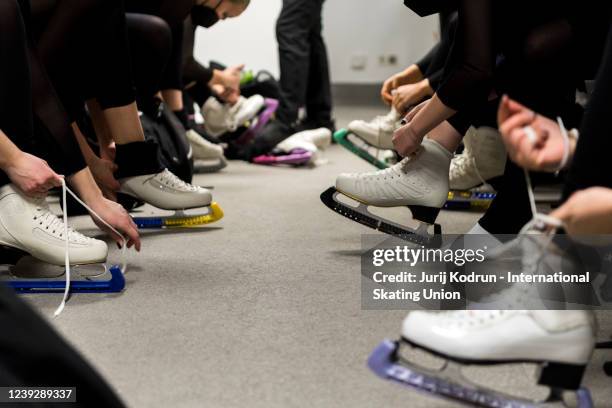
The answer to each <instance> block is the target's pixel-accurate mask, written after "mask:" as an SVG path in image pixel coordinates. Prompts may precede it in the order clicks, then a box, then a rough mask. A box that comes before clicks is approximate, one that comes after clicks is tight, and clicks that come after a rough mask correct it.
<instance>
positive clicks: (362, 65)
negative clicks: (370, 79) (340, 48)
mask: <svg viewBox="0 0 612 408" xmlns="http://www.w3.org/2000/svg"><path fill="white" fill-rule="evenodd" d="M367 65H368V57H367V56H366V55H365V54H353V55H352V56H351V69H353V70H355V71H363V70H364V69H366V67H367Z"/></svg>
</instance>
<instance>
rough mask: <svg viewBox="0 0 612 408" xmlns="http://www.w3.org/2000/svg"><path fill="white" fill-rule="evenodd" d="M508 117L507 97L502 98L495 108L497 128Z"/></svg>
mask: <svg viewBox="0 0 612 408" xmlns="http://www.w3.org/2000/svg"><path fill="white" fill-rule="evenodd" d="M509 116H510V109H509V108H508V96H507V95H504V96H502V99H501V101H500V103H499V107H498V108H497V126H498V127H499V126H501V125H502V123H504V122H505V121H506V119H508V117H509Z"/></svg>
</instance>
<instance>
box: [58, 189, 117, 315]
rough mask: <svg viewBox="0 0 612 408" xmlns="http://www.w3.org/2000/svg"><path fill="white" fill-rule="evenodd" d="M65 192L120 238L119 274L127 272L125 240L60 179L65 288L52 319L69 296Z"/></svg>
mask: <svg viewBox="0 0 612 408" xmlns="http://www.w3.org/2000/svg"><path fill="white" fill-rule="evenodd" d="M66 192H68V193H70V195H72V197H73V198H74V199H75V200H77V202H78V203H79V204H81V205H82V206H83V207H85V208H86V209H87V210H88V211H89V212H90V213H91V214H92V215H93V216H94V217H96V218H97V219H98V220H99V221H100V222H101V223H102V224H104V225H106V226H107V227H108V228H109V229H110V230H111V231H113V232H114V233H115V234H117V235H118V236H120V237H121V258H120V259H121V272H123V273H124V274H125V272H126V271H127V262H126V258H125V254H126V249H127V240H126V239H125V237H124V236H123V234H121V233H120V232H119V231H117V230H116V229H115V228H113V226H112V225H110V224H109V223H107V222H106V221H104V220H103V219H102V217H100V216H99V215H98V214H97V213H96V212H95V211H93V210H92V209H91V208H89V206H88V205H87V204H85V203H84V202H83V201H82V200H81V199H80V198H79V197H77V195H76V194H74V193H73V192H72V190H70V189H69V188H68V186H66V180H64V179H63V178H62V205H63V210H64V211H63V221H64V239H65V241H64V242H65V258H64V263H65V266H66V288H65V289H64V297H63V298H62V303H60V305H59V306H58V308H57V309H56V310H55V313H53V317H57V316H59V315H60V314H61V313H62V312H63V311H64V308H65V307H66V302H67V301H68V296H69V295H70V253H69V249H70V235H71V234H70V232H71V231H70V229H69V228H68V206H67V200H66ZM56 219H57V225H58V226H59V219H58V218H56ZM104 268H105V269H106V265H104Z"/></svg>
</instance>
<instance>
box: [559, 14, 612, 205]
mask: <svg viewBox="0 0 612 408" xmlns="http://www.w3.org/2000/svg"><path fill="white" fill-rule="evenodd" d="M610 118H612V25H611V27H610V32H609V34H608V40H607V44H606V48H605V51H604V55H603V58H602V60H601V65H600V68H599V73H598V75H597V80H596V82H595V87H594V90H593V94H592V95H591V98H590V100H589V103H588V105H587V108H586V110H585V112H584V117H583V120H582V124H581V126H580V138H579V139H578V145H577V146H576V152H575V154H574V158H573V161H572V165H571V167H570V169H569V172H568V175H567V180H566V185H565V189H564V191H563V198H564V200H566V199H567V198H569V196H571V195H572V193H574V192H575V191H577V190H582V189H585V188H588V187H593V186H601V187H608V188H612V171H610V152H611V151H612V122H611V121H610Z"/></svg>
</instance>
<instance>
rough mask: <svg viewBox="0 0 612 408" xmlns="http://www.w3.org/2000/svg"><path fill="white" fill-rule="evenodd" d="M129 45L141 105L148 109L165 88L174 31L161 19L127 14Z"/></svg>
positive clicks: (139, 104)
mask: <svg viewBox="0 0 612 408" xmlns="http://www.w3.org/2000/svg"><path fill="white" fill-rule="evenodd" d="M126 19H127V27H128V42H129V46H130V56H131V59H132V70H133V72H134V83H135V85H136V94H137V99H138V106H139V107H141V108H142V107H144V106H146V105H147V104H148V103H149V102H150V100H151V99H152V98H153V96H154V95H155V94H157V92H159V91H160V90H161V89H162V82H163V78H164V72H165V71H166V67H167V65H168V58H169V57H170V53H171V50H172V32H171V30H170V27H169V26H168V24H167V23H166V22H165V21H164V20H163V19H161V18H160V17H157V16H153V15H150V14H136V13H127V14H126Z"/></svg>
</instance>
